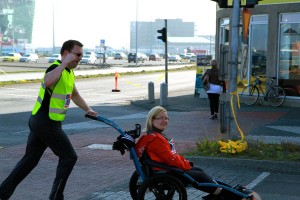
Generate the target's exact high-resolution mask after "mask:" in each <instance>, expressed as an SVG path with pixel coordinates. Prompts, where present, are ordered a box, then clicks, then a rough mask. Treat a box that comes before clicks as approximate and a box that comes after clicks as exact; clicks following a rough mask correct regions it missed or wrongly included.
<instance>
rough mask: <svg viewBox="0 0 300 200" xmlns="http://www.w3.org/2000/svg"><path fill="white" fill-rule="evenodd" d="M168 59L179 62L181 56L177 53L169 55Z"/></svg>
mask: <svg viewBox="0 0 300 200" xmlns="http://www.w3.org/2000/svg"><path fill="white" fill-rule="evenodd" d="M169 61H170V62H179V61H181V57H180V56H179V55H170V57H169Z"/></svg>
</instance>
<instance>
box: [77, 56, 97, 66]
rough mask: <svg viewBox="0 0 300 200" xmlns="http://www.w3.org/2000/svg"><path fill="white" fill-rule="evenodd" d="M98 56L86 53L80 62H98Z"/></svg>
mask: <svg viewBox="0 0 300 200" xmlns="http://www.w3.org/2000/svg"><path fill="white" fill-rule="evenodd" d="M96 60H97V57H96V56H94V55H91V54H85V55H84V56H83V57H82V58H81V60H80V64H96Z"/></svg>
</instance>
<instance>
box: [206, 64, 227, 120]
mask: <svg viewBox="0 0 300 200" xmlns="http://www.w3.org/2000/svg"><path fill="white" fill-rule="evenodd" d="M210 64H211V69H208V70H207V71H206V72H205V74H204V75H203V77H206V78H207V81H209V83H210V84H209V89H208V90H207V91H206V93H207V95H208V99H209V106H210V114H211V117H210V119H218V113H219V98H220V94H221V93H222V90H223V92H224V87H222V81H220V80H219V69H218V62H217V61H216V60H211V62H210Z"/></svg>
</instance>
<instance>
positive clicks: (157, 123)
mask: <svg viewBox="0 0 300 200" xmlns="http://www.w3.org/2000/svg"><path fill="white" fill-rule="evenodd" d="M168 123H169V116H168V112H167V110H166V109H165V108H163V107H161V106H156V107H154V108H152V109H151V110H150V111H149V113H148V116H147V119H146V128H145V132H144V134H143V135H142V136H141V137H140V138H139V139H138V141H137V142H136V143H135V142H134V139H133V137H131V136H130V135H128V134H126V135H125V136H123V137H122V139H121V140H122V142H123V143H124V144H126V146H127V147H131V146H134V148H135V151H136V153H137V156H138V157H139V158H141V157H142V156H143V154H144V153H147V156H149V157H150V159H151V160H153V161H156V162H160V163H164V164H166V165H170V166H173V167H177V168H179V169H182V170H184V171H186V173H187V174H189V175H190V176H192V177H193V178H194V179H195V180H196V181H198V182H199V183H216V182H215V181H214V180H213V179H212V178H211V177H210V176H209V175H208V174H206V173H205V172H204V171H203V170H202V169H201V168H199V167H195V166H193V162H191V161H189V160H187V159H186V158H185V157H183V156H182V155H180V154H178V153H177V152H176V149H175V144H174V141H173V139H170V138H169V137H167V136H166V135H165V134H164V131H165V130H166V128H167V126H168ZM198 189H200V190H202V191H204V192H207V193H209V194H208V195H207V196H205V197H203V199H204V200H216V199H222V198H224V199H231V200H239V199H241V198H240V197H238V196H237V195H236V194H234V193H232V192H230V191H226V190H222V188H215V187H209V186H205V187H199V188H198Z"/></svg>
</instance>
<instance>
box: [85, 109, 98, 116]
mask: <svg viewBox="0 0 300 200" xmlns="http://www.w3.org/2000/svg"><path fill="white" fill-rule="evenodd" d="M86 114H87V115H90V116H93V117H97V116H98V113H97V112H96V111H94V110H92V109H89V110H88V111H86Z"/></svg>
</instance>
